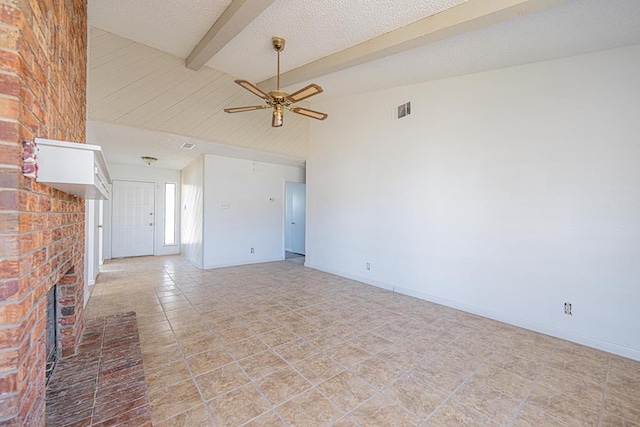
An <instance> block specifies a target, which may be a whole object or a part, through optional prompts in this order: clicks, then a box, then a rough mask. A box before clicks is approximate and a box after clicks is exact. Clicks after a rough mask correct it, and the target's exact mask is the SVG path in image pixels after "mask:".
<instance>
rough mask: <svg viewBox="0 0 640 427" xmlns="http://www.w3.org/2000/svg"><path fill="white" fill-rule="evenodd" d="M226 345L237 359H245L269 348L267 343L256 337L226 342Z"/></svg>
mask: <svg viewBox="0 0 640 427" xmlns="http://www.w3.org/2000/svg"><path fill="white" fill-rule="evenodd" d="M226 347H227V350H229V352H230V353H231V354H232V355H233V357H235V358H236V359H244V358H245V357H249V356H253V355H254V354H258V353H262V352H263V351H266V350H268V347H267V346H266V345H265V343H263V342H262V341H261V340H260V339H258V338H256V337H251V338H247V339H245V340H241V341H235V342H232V343H230V344H226Z"/></svg>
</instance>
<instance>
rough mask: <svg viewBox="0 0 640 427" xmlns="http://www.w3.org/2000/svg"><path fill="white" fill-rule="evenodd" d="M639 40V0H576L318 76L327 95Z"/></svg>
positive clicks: (580, 52)
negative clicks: (613, 0) (611, 0)
mask: <svg viewBox="0 0 640 427" xmlns="http://www.w3.org/2000/svg"><path fill="white" fill-rule="evenodd" d="M639 43H640V1H639V0H616V1H615V2H607V1H602V0H573V1H569V2H567V3H565V4H562V5H560V6H558V7H555V8H553V9H550V10H546V11H542V12H538V13H533V14H531V15H527V16H522V17H520V18H518V19H515V20H511V21H507V22H504V23H501V24H496V25H493V26H491V27H487V28H482V29H479V30H476V31H472V32H469V33H465V34H461V35H459V36H456V37H453V38H449V39H446V40H443V41H440V42H436V43H432V44H428V45H425V46H422V47H420V48H417V49H413V50H410V51H407V52H404V53H400V54H397V55H393V56H389V57H386V58H384V59H381V60H378V61H374V62H370V63H367V64H364V65H361V66H358V67H353V68H350V69H347V70H344V71H341V72H337V73H333V74H329V75H325V76H323V77H322V78H321V79H314V80H315V81H317V82H318V83H320V84H321V85H322V87H323V88H324V90H325V93H324V94H323V99H329V98H334V97H340V96H344V95H350V94H356V93H362V92H368V91H373V90H380V89H386V88H392V87H397V86H405V85H410V84H415V83H421V82H426V81H429V80H436V79H443V78H447V77H453V76H459V75H465V74H472V73H478V72H483V71H488V70H494V69H498V68H504V67H511V66H515V65H522V64H528V63H533V62H539V61H547V60H551V59H558V58H564V57H568V56H574V55H579V54H583V53H589V52H595V51H598V50H604V49H611V48H615V47H623V46H630V45H633V44H639ZM304 84H305V83H299V84H297V85H295V86H296V87H297V86H303V85H304ZM285 89H286V88H285Z"/></svg>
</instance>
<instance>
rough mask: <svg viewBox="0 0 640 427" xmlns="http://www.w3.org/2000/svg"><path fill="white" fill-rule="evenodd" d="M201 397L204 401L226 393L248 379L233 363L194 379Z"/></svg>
mask: <svg viewBox="0 0 640 427" xmlns="http://www.w3.org/2000/svg"><path fill="white" fill-rule="evenodd" d="M196 382H197V384H198V388H200V392H201V393H202V396H203V397H204V399H206V400H210V399H213V398H214V397H216V396H219V395H221V394H224V393H227V392H229V391H231V390H233V389H235V388H237V387H240V386H242V385H244V384H246V383H248V382H249V378H248V377H247V376H246V375H245V374H244V373H243V372H242V370H241V369H240V367H239V366H238V365H237V364H236V363H235V362H234V363H230V364H228V365H225V366H222V367H220V368H218V369H214V370H213V371H210V372H207V373H205V374H202V375H198V376H197V377H196Z"/></svg>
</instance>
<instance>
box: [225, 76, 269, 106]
mask: <svg viewBox="0 0 640 427" xmlns="http://www.w3.org/2000/svg"><path fill="white" fill-rule="evenodd" d="M234 82H236V83H237V84H239V85H240V86H242V87H243V88H245V89H246V90H248V91H249V92H251V93H253V94H254V95H257V96H259V97H260V98H262V99H264V100H265V101H269V100H270V99H271V97H270V96H269V95H267V94H266V93H264V92H263V91H261V90H260V88H259V87H258V86H256V85H254V84H253V83H251V82H249V81H247V80H242V79H238V80H234Z"/></svg>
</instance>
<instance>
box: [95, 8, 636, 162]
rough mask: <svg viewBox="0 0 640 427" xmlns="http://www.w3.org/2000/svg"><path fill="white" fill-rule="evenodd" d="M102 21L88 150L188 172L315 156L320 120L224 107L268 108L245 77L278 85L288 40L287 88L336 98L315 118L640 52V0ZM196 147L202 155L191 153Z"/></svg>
mask: <svg viewBox="0 0 640 427" xmlns="http://www.w3.org/2000/svg"><path fill="white" fill-rule="evenodd" d="M89 24H90V26H91V28H90V63H89V66H90V72H89V91H88V93H89V119H90V121H89V133H88V135H89V137H90V138H92V140H91V141H88V142H91V143H97V144H100V145H102V146H103V148H104V150H105V153H106V155H107V159H108V160H109V161H113V162H116V163H131V164H139V163H140V160H139V156H140V155H142V154H145V155H155V156H156V157H159V158H161V161H159V162H158V163H157V165H158V166H159V167H167V168H173V169H181V168H182V167H184V166H185V165H186V164H187V163H188V162H189V158H191V157H194V156H195V155H197V154H198V153H199V152H209V153H213V154H222V153H224V154H225V155H232V156H236V157H244V158H255V157H256V156H258V157H259V156H271V157H269V158H270V159H272V161H275V162H284V163H291V162H292V161H293V162H294V163H295V162H296V161H300V162H302V161H303V160H304V159H305V158H306V156H307V153H308V140H309V120H312V119H308V118H306V117H303V116H299V115H295V114H286V116H285V125H284V126H283V127H282V128H272V127H271V126H270V124H271V119H270V115H271V112H270V111H269V110H259V111H253V112H247V113H241V114H233V115H231V114H226V113H224V112H223V111H222V110H223V109H224V108H226V107H230V106H243V105H256V104H260V103H261V100H260V99H259V98H256V97H255V96H254V95H252V94H251V93H249V92H248V91H246V90H244V89H242V88H240V87H239V86H237V85H235V84H234V83H233V80H234V79H236V78H243V79H247V80H250V81H253V82H255V83H259V86H260V87H261V88H263V90H270V89H272V88H274V86H275V81H274V79H273V78H272V76H273V75H274V74H275V70H276V54H275V52H274V51H273V50H272V48H271V37H272V36H280V37H284V38H285V39H286V40H287V45H286V47H285V50H284V52H283V53H282V55H281V62H282V71H283V73H284V74H283V75H282V82H283V86H284V89H285V90H287V91H289V92H291V91H293V90H295V89H296V88H299V87H302V86H304V85H305V84H307V83H309V82H311V81H314V82H316V83H318V84H320V85H321V86H322V87H323V88H324V90H325V91H324V93H322V94H320V95H318V96H317V97H316V98H311V99H309V101H311V108H313V101H314V99H328V98H339V97H341V96H344V95H350V94H354V93H359V92H364V91H370V90H378V89H382V88H388V87H394V86H399V85H406V84H413V83H418V82H423V81H428V80H432V79H439V78H446V77H451V76H455V75H461V74H468V73H474V72H480V71H485V70H490V69H495V68H500V67H507V66H512V65H519V64H524V63H529V62H536V61H542V60H548V59H554V58H560V57H565V56H571V55H576V54H580V53H586V52H591V51H596V50H602V49H607V48H613V47H618V46H626V45H631V44H637V43H640V2H638V1H637V0H616V1H615V2H605V1H602V0H570V1H566V0H407V1H396V0H351V1H348V0H342V1H337V0H311V1H298V0H233V1H231V0H183V1H178V0H89ZM320 125H321V126H331V117H329V118H328V119H327V120H325V121H324V122H321V123H320ZM143 131H146V133H145V132H143ZM160 135H166V136H164V137H160ZM185 139H189V140H191V141H192V142H195V143H196V146H197V147H198V149H197V150H195V151H191V152H189V153H185V152H181V151H179V149H178V147H179V145H180V143H181V142H183V141H184V140H185ZM159 140H162V141H163V142H162V143H160V142H158V141H159ZM154 141H155V142H154ZM256 153H257V154H256ZM260 153H262V154H260ZM163 159H166V161H162V160H163ZM274 159H275V160H274ZM278 159H279V160H278Z"/></svg>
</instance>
